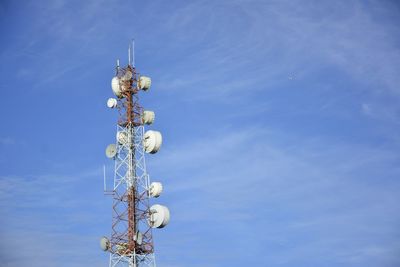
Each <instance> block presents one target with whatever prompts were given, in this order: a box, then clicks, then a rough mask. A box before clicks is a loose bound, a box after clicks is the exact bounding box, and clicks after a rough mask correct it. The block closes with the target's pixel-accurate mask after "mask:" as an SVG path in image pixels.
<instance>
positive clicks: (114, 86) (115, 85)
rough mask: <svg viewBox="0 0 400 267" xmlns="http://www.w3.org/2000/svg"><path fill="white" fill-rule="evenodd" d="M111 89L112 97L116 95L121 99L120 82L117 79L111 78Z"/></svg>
mask: <svg viewBox="0 0 400 267" xmlns="http://www.w3.org/2000/svg"><path fill="white" fill-rule="evenodd" d="M111 89H112V91H113V93H114V95H116V96H117V97H118V98H121V97H122V88H121V85H120V80H119V78H118V77H114V78H112V80H111Z"/></svg>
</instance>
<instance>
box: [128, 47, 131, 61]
mask: <svg viewBox="0 0 400 267" xmlns="http://www.w3.org/2000/svg"><path fill="white" fill-rule="evenodd" d="M128 62H129V63H128V64H129V66H130V65H131V45H129V48H128Z"/></svg>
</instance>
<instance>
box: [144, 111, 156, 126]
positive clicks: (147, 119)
mask: <svg viewBox="0 0 400 267" xmlns="http://www.w3.org/2000/svg"><path fill="white" fill-rule="evenodd" d="M155 117H156V114H155V113H154V111H151V110H145V111H143V114H142V122H143V123H144V124H147V125H150V124H152V123H153V122H154V119H155Z"/></svg>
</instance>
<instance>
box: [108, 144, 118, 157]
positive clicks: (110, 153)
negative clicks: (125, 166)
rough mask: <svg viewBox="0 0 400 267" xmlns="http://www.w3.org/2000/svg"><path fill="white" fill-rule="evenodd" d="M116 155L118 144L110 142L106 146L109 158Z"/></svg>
mask: <svg viewBox="0 0 400 267" xmlns="http://www.w3.org/2000/svg"><path fill="white" fill-rule="evenodd" d="M115 155H117V146H116V145H115V144H109V145H108V146H107V148H106V156H107V158H110V159H112V158H113V157H115Z"/></svg>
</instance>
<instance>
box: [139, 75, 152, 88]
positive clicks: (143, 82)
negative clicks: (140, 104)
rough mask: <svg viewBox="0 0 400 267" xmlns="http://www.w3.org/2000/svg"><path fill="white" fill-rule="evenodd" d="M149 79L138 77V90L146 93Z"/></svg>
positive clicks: (149, 84) (149, 82)
mask: <svg viewBox="0 0 400 267" xmlns="http://www.w3.org/2000/svg"><path fill="white" fill-rule="evenodd" d="M150 86H151V79H150V77H146V76H140V78H139V89H140V90H143V91H147V90H149V89H150Z"/></svg>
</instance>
